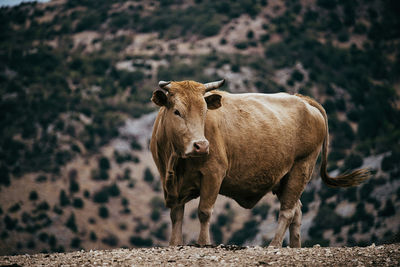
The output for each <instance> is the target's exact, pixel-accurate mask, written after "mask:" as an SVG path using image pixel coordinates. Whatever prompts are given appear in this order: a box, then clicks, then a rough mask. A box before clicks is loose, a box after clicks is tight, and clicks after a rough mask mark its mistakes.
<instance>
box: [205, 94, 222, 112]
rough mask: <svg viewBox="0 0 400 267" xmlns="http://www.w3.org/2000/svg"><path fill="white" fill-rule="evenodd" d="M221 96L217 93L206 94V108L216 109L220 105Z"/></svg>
mask: <svg viewBox="0 0 400 267" xmlns="http://www.w3.org/2000/svg"><path fill="white" fill-rule="evenodd" d="M221 98H222V96H220V95H218V94H213V95H209V96H206V97H205V99H206V103H207V108H208V109H217V108H219V107H220V106H221Z"/></svg>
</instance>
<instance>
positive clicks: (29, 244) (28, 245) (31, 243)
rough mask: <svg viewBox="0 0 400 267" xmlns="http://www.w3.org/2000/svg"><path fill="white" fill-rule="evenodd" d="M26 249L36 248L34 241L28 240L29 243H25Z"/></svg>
mask: <svg viewBox="0 0 400 267" xmlns="http://www.w3.org/2000/svg"><path fill="white" fill-rule="evenodd" d="M26 247H27V248H29V249H34V248H35V247H36V244H35V241H33V240H29V241H28V242H27V243H26Z"/></svg>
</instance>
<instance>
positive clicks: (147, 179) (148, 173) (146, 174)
mask: <svg viewBox="0 0 400 267" xmlns="http://www.w3.org/2000/svg"><path fill="white" fill-rule="evenodd" d="M143 179H144V181H145V182H147V183H149V184H150V183H152V182H153V181H154V176H153V174H152V173H151V171H150V169H149V168H146V169H145V170H144V177H143Z"/></svg>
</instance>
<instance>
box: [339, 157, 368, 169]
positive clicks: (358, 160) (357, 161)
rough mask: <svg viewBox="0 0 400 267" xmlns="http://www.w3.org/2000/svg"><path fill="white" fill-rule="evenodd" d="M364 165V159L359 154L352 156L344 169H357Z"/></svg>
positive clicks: (345, 162) (345, 163) (346, 160)
mask: <svg viewBox="0 0 400 267" xmlns="http://www.w3.org/2000/svg"><path fill="white" fill-rule="evenodd" d="M362 164H363V159H362V157H361V156H360V155H358V154H350V155H349V156H348V157H347V158H346V159H345V160H344V168H345V169H351V170H352V169H355V168H358V167H360V166H361V165H362Z"/></svg>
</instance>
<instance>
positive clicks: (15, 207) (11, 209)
mask: <svg viewBox="0 0 400 267" xmlns="http://www.w3.org/2000/svg"><path fill="white" fill-rule="evenodd" d="M20 209H21V205H20V204H19V203H15V204H14V205H12V206H11V207H10V208H9V209H8V212H10V213H14V212H17V211H19V210H20Z"/></svg>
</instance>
